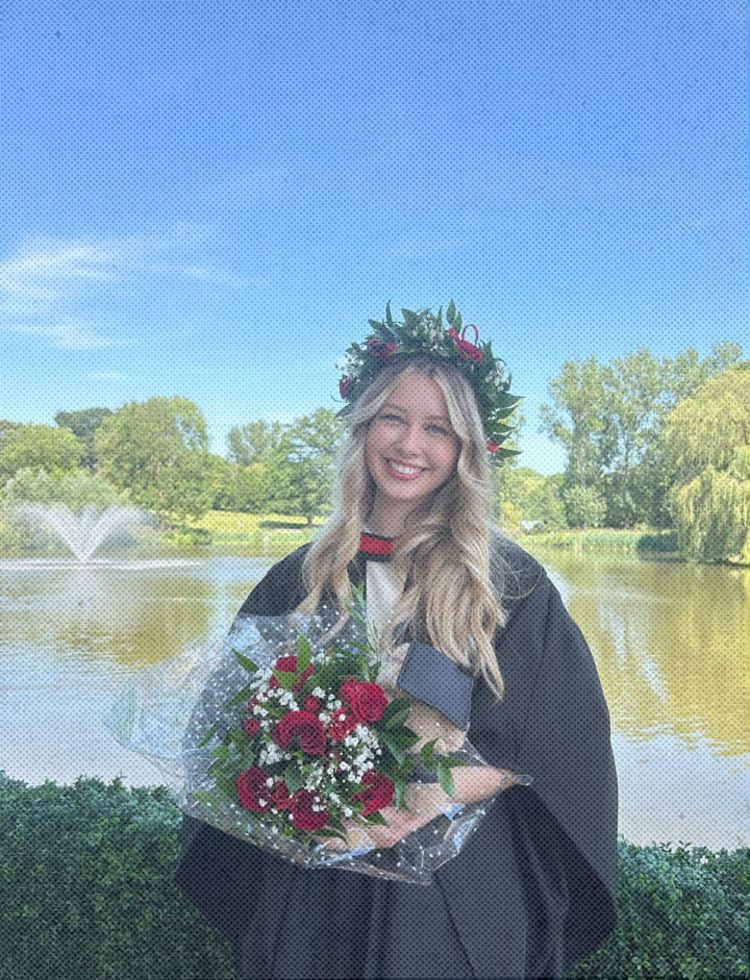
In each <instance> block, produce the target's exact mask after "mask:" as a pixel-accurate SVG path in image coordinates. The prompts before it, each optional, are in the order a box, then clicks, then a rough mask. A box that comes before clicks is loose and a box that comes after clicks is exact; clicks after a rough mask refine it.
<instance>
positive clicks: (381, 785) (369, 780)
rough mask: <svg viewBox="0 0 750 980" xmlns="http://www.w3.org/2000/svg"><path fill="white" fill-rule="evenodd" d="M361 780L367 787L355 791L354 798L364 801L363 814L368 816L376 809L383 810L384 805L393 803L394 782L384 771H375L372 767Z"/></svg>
mask: <svg viewBox="0 0 750 980" xmlns="http://www.w3.org/2000/svg"><path fill="white" fill-rule="evenodd" d="M360 781H361V782H362V783H364V785H365V786H366V789H362V790H360V791H359V793H355V794H354V796H353V797H352V799H354V800H357V801H358V802H359V803H364V805H365V808H364V810H363V811H362V815H363V816H367V814H368V813H375V811H376V810H382V809H383V807H385V806H390V805H391V803H393V783H392V782H391V781H390V779H389V778H388V777H387V776H384V775H383V774H382V772H375V770H374V769H371V770H370V771H369V772H366V773H365V774H364V776H363V777H362V779H361V780H360Z"/></svg>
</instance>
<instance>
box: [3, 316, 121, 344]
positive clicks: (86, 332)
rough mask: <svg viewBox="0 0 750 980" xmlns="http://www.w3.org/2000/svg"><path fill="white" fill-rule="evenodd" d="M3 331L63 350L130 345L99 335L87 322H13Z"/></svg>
mask: <svg viewBox="0 0 750 980" xmlns="http://www.w3.org/2000/svg"><path fill="white" fill-rule="evenodd" d="M3 330H5V332H10V333H15V334H20V335H21V336H25V337H40V338H43V339H46V340H49V341H51V342H52V345H53V347H58V348H60V349H62V350H81V351H82V350H101V349H102V348H106V347H126V346H128V344H129V341H127V340H122V339H118V338H117V337H108V336H106V335H105V334H102V333H98V332H97V331H96V330H95V329H94V328H92V327H91V326H90V325H89V324H87V323H86V322H85V321H83V322H75V321H73V320H66V321H62V322H59V321H54V322H53V321H50V322H44V320H40V321H36V322H25V323H24V322H20V321H12V322H9V323H3Z"/></svg>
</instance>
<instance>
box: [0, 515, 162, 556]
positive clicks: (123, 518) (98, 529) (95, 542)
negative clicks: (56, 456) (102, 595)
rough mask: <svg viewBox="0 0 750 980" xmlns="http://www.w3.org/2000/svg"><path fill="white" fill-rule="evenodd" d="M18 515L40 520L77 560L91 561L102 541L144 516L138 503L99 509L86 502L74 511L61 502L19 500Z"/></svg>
mask: <svg viewBox="0 0 750 980" xmlns="http://www.w3.org/2000/svg"><path fill="white" fill-rule="evenodd" d="M16 513H17V514H18V516H19V517H24V518H27V519H31V520H37V521H40V522H41V523H42V524H44V525H46V526H47V527H48V528H49V529H50V530H51V531H53V532H54V533H55V534H56V535H57V536H58V537H59V538H60V539H61V540H62V541H63V542H64V543H65V544H66V545H67V546H68V549H69V550H70V551H71V552H72V553H73V554H74V555H75V557H76V559H77V560H78V561H79V562H81V563H86V562H89V561H91V559H92V558H93V556H94V554H95V553H96V552H97V551H98V550H99V549H100V548H101V547H102V545H103V544H104V543H105V542H106V541H108V540H111V539H113V538H114V537H115V536H116V535H118V534H122V533H123V532H127V531H130V530H133V529H134V528H136V527H137V526H138V525H140V524H143V523H145V521H146V519H147V516H148V515H146V514H145V513H144V512H143V511H142V510H140V509H139V508H138V507H132V506H123V505H112V506H110V507H105V508H104V509H103V510H101V509H100V508H98V507H95V506H94V505H93V504H86V506H85V507H83V508H81V510H78V511H74V510H71V508H70V507H67V506H66V505H65V504H59V503H58V504H22V505H20V506H19V507H18V508H16Z"/></svg>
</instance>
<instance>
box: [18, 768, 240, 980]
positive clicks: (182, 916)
mask: <svg viewBox="0 0 750 980" xmlns="http://www.w3.org/2000/svg"><path fill="white" fill-rule="evenodd" d="M179 822H180V815H179V811H178V810H177V808H176V807H175V806H174V805H173V804H172V803H171V802H170V799H169V795H168V793H167V791H166V789H165V788H164V787H159V788H156V789H128V788H126V787H124V786H123V785H122V783H121V782H120V781H119V780H114V781H113V782H112V783H111V784H110V785H106V784H104V783H102V782H100V781H99V780H97V779H83V778H80V779H78V780H77V781H76V783H75V784H74V785H73V786H57V785H55V784H54V783H45V784H44V785H43V786H29V787H27V786H25V785H24V784H23V783H21V782H16V781H13V780H10V779H8V778H7V777H6V776H5V775H4V774H2V773H0V837H1V838H2V841H3V847H2V849H0V919H2V923H3V926H2V937H3V941H2V944H0V976H3V977H14V978H15V980H32V978H37V977H60V978H63V977H76V978H77V980H107V978H109V980H121V978H122V977H128V980H160V978H163V980H174V978H175V977H196V978H197V977H201V978H206V980H209V978H215V980H228V978H229V977H231V976H233V969H232V965H231V956H230V955H229V950H228V948H227V945H226V943H225V942H224V940H223V939H222V938H221V937H220V935H219V934H218V933H217V932H215V931H214V930H213V929H211V928H210V927H209V926H207V925H206V924H205V922H204V921H203V920H202V919H201V918H200V916H199V915H198V914H197V912H196V911H195V910H194V908H193V907H192V905H190V903H188V902H186V901H185V899H184V898H183V896H182V894H181V892H180V891H179V889H178V888H177V886H176V885H175V884H173V881H172V875H173V872H174V869H175V866H176V862H177V855H178V841H177V831H178V826H179Z"/></svg>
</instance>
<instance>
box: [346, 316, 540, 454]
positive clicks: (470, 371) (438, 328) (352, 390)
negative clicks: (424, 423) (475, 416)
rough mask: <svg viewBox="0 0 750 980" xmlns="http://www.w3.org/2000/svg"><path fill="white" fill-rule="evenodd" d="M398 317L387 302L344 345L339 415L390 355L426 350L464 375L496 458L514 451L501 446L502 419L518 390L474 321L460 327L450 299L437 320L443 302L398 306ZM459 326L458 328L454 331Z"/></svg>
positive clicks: (516, 398) (392, 358)
mask: <svg viewBox="0 0 750 980" xmlns="http://www.w3.org/2000/svg"><path fill="white" fill-rule="evenodd" d="M401 313H402V315H403V318H404V322H403V323H398V322H397V321H395V320H394V319H393V317H392V316H391V304H390V303H388V305H387V306H386V308H385V321H384V322H380V321H378V320H370V321H369V324H370V327H371V328H372V333H371V334H370V335H369V336H368V337H366V338H365V341H364V343H362V344H357V343H354V344H351V346H349V347H348V348H347V350H346V354H345V360H344V364H343V366H342V370H343V371H344V372H345V374H344V377H343V378H341V380H340V381H339V394H340V395H341V397H342V398H343V399H344V401H345V402H347V403H348V404H346V405H345V406H344V407H343V408H342V409H341V411H340V412H339V415H342V416H343V415H346V414H348V412H350V411H351V408H352V405H353V403H354V402H356V401H357V399H358V398H359V396H360V395H361V394H362V392H363V391H364V390H365V388H367V387H368V386H369V384H370V383H371V382H372V381H373V379H374V378H375V376H376V375H377V374H378V373H379V372H380V371H381V370H382V369H383V368H384V367H385V365H386V364H390V363H392V362H393V361H395V360H396V359H400V358H402V357H404V358H405V357H408V356H413V355H415V354H426V355H428V356H430V357H433V358H435V359H436V360H439V361H448V362H449V363H451V364H453V365H455V366H456V367H457V368H459V370H460V371H462V373H463V374H464V375H465V376H466V377H467V378H468V380H469V381H470V382H471V385H472V387H473V389H474V394H475V395H476V399H477V405H478V407H479V414H480V416H481V418H482V423H483V425H484V433H485V436H486V439H487V449H488V451H489V452H490V453H492V454H493V458H494V459H496V460H502V459H505V458H506V457H508V456H517V455H518V453H519V451H520V450H517V449H505V448H502V443H503V442H505V440H506V439H507V438H508V436H509V435H510V434H511V432H513V429H514V426H511V425H508V424H507V423H506V422H505V419H507V418H508V416H509V415H511V414H512V412H513V410H514V409H515V407H516V405H518V402H519V401H520V400H521V396H520V395H514V394H512V393H511V392H510V390H509V389H510V382H511V378H510V375H508V376H507V377H506V376H505V372H504V366H505V365H504V363H503V361H501V360H500V359H499V358H497V357H495V355H494V354H493V353H492V345H491V344H490V342H489V341H482V342H481V343H480V342H479V330H478V329H477V328H476V326H475V324H473V323H471V324H469V327H468V328H467V327H462V323H461V314H460V313H459V312H458V311H457V310H456V305H455V303H454V302H453V300H451V301H450V303H449V304H448V309H447V310H446V313H445V318H446V320H447V321H448V327H447V328H446V327H445V326H444V324H443V308H442V307H441V308H440V309H439V310H438V312H437V314H434V313H432V312H431V311H430V310H421V311H420V312H419V313H415V312H414V311H413V310H402V311H401ZM469 328H470V329H471V330H473V331H474V341H473V343H472V342H471V341H469V340H467V339H466V331H467V329H469ZM459 331H460V333H459Z"/></svg>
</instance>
